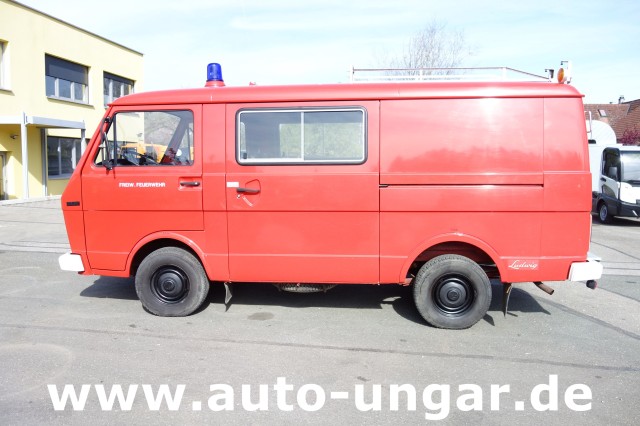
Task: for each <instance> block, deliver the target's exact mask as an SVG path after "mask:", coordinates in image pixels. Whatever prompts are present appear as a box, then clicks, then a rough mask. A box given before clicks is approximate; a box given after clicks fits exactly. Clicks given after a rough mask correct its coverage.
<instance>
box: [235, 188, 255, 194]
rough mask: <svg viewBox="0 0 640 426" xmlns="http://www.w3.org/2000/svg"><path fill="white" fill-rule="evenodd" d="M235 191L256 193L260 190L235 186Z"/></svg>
mask: <svg viewBox="0 0 640 426" xmlns="http://www.w3.org/2000/svg"><path fill="white" fill-rule="evenodd" d="M236 192H238V194H257V193H259V192H260V190H259V189H254V188H236Z"/></svg>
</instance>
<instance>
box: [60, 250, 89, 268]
mask: <svg viewBox="0 0 640 426" xmlns="http://www.w3.org/2000/svg"><path fill="white" fill-rule="evenodd" d="M58 263H59V264H60V269H62V270H63V271H71V272H84V269H85V268H84V265H83V264H82V256H80V255H79V254H74V253H65V254H63V255H62V256H60V257H59V258H58Z"/></svg>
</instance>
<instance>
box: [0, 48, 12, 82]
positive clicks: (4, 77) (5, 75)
mask: <svg viewBox="0 0 640 426" xmlns="http://www.w3.org/2000/svg"><path fill="white" fill-rule="evenodd" d="M0 89H2V90H10V81H9V43H8V42H7V41H6V40H0Z"/></svg>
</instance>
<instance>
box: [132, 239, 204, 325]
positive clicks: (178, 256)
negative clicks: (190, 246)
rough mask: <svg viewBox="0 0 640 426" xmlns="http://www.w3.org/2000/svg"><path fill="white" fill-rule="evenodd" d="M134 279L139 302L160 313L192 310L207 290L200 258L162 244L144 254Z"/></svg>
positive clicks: (174, 314)
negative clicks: (145, 255)
mask: <svg viewBox="0 0 640 426" xmlns="http://www.w3.org/2000/svg"><path fill="white" fill-rule="evenodd" d="M135 281H136V293H137V294H138V298H139V299H140V302H142V306H144V307H145V309H146V310H148V311H149V312H151V313H152V314H155V315H159V316H163V317H181V316H187V315H190V314H192V313H193V312H194V311H195V310H196V309H198V308H199V307H200V305H202V302H204V299H205V298H206V297H207V293H208V292H209V280H208V279H207V275H206V274H205V272H204V268H203V267H202V264H200V261H199V260H198V259H197V258H196V257H195V256H194V255H193V254H191V253H189V252H188V251H186V250H183V249H180V248H177V247H164V248H161V249H158V250H156V251H154V252H152V253H151V254H149V255H148V256H147V257H145V258H144V260H143V261H142V263H140V267H139V268H138V271H137V272H136V278H135Z"/></svg>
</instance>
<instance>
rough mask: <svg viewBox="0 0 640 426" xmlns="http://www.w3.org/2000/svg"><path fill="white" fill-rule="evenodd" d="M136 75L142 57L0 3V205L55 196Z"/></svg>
mask: <svg viewBox="0 0 640 426" xmlns="http://www.w3.org/2000/svg"><path fill="white" fill-rule="evenodd" d="M142 72H143V65H142V54H141V53H139V52H136V51H135V50H132V49H129V48H127V47H124V46H122V45H120V44H118V43H115V42H113V41H110V40H107V39H105V38H103V37H100V36H98V35H96V34H93V33H91V32H89V31H86V30H83V29H82V28H78V27H76V26H74V25H71V24H69V23H67V22H64V21H61V20H60V19H56V18H54V17H53V16H49V15H47V14H45V13H42V12H39V11H37V10H35V9H32V8H30V7H27V6H25V5H22V4H20V3H18V2H15V1H9V0H0V200H2V199H28V198H37V197H43V196H49V195H60V194H61V193H62V191H63V190H64V187H65V186H66V184H67V182H68V181H69V177H70V176H71V173H72V172H73V170H74V168H75V166H76V164H77V162H78V160H79V159H80V155H81V153H82V152H83V151H84V148H85V146H86V139H85V136H86V137H91V134H92V133H93V130H94V129H95V128H96V127H97V124H98V123H99V121H100V119H101V118H102V116H103V115H104V111H105V106H106V105H107V103H109V102H111V101H112V100H113V99H115V98H118V97H120V96H124V95H126V94H128V93H131V92H133V91H134V90H135V91H140V90H141V89H142V85H141V81H142ZM86 130H88V132H86Z"/></svg>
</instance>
